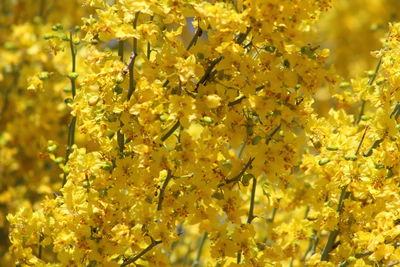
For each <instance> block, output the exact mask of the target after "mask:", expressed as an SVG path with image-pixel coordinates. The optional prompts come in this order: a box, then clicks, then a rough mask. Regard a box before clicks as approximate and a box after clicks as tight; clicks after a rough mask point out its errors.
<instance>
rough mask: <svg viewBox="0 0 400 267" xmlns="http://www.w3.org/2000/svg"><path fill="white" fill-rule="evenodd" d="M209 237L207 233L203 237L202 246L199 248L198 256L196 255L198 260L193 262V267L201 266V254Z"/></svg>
mask: <svg viewBox="0 0 400 267" xmlns="http://www.w3.org/2000/svg"><path fill="white" fill-rule="evenodd" d="M207 236H208V233H207V232H205V233H204V234H203V237H202V238H201V241H200V246H199V249H198V250H197V254H196V259H195V260H194V261H193V264H192V267H196V266H199V264H200V257H201V253H202V252H203V247H204V244H205V242H206V239H207Z"/></svg>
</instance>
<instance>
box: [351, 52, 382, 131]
mask: <svg viewBox="0 0 400 267" xmlns="http://www.w3.org/2000/svg"><path fill="white" fill-rule="evenodd" d="M381 64H382V57H381V58H379V61H378V64H377V65H376V68H375V72H374V74H373V75H372V76H371V78H370V79H369V81H368V86H371V85H372V84H373V83H374V81H375V79H376V76H377V75H378V72H379V68H380V67H381ZM365 104H366V101H365V100H364V99H362V100H361V109H360V113H359V114H358V117H357V120H356V121H355V124H359V123H360V121H361V118H362V116H363V115H364V110H365Z"/></svg>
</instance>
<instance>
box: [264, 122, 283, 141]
mask: <svg viewBox="0 0 400 267" xmlns="http://www.w3.org/2000/svg"><path fill="white" fill-rule="evenodd" d="M280 129H281V125H280V124H279V125H278V126H277V127H276V128H275V129H274V130H273V131H272V132H271V133H270V134H269V135H268V137H267V138H266V139H265V144H267V145H268V144H269V142H270V141H271V140H272V137H274V135H275V134H276V133H277V132H278V131H279V130H280Z"/></svg>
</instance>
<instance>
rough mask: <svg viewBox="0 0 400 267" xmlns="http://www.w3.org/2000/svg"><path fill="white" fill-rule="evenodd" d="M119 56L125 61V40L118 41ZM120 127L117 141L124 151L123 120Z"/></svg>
mask: <svg viewBox="0 0 400 267" xmlns="http://www.w3.org/2000/svg"><path fill="white" fill-rule="evenodd" d="M118 56H119V58H120V60H121V61H124V40H121V39H120V40H119V41H118ZM119 124H120V128H119V129H118V131H117V142H118V146H119V152H120V153H122V152H124V148H125V136H124V134H123V133H121V128H122V127H123V126H124V124H123V123H122V121H120V122H119Z"/></svg>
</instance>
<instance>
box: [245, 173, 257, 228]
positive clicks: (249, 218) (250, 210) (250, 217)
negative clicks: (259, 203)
mask: <svg viewBox="0 0 400 267" xmlns="http://www.w3.org/2000/svg"><path fill="white" fill-rule="evenodd" d="M256 188H257V179H256V177H253V187H252V188H251V198H250V208H249V217H248V218H247V223H248V224H251V222H252V221H253V219H254V218H256V217H257V216H254V199H255V197H256Z"/></svg>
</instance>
